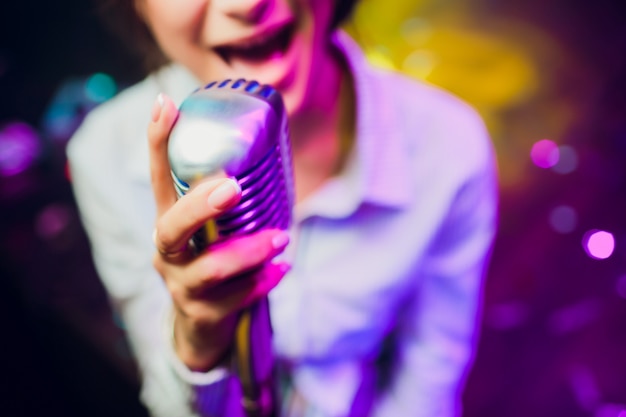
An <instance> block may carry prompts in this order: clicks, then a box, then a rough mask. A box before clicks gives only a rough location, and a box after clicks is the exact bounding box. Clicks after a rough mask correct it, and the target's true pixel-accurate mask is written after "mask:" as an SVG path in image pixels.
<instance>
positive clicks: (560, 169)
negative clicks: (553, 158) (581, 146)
mask: <svg viewBox="0 0 626 417" xmlns="http://www.w3.org/2000/svg"><path fill="white" fill-rule="evenodd" d="M557 159H558V160H557V162H556V164H554V166H553V167H552V170H553V171H554V172H557V173H559V174H569V173H572V172H574V171H575V170H576V168H578V153H577V152H576V150H575V149H574V148H573V147H571V146H569V145H561V146H559V147H558V152H557Z"/></svg>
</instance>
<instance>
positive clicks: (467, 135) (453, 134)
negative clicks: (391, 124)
mask: <svg viewBox="0 0 626 417" xmlns="http://www.w3.org/2000/svg"><path fill="white" fill-rule="evenodd" d="M372 77H373V78H374V79H375V80H376V83H375V84H376V85H377V88H378V89H381V90H383V89H384V90H386V93H383V94H386V95H387V96H388V99H387V103H389V105H390V106H391V107H392V108H393V112H394V114H395V115H396V117H395V121H396V123H397V124H398V125H399V126H400V127H401V129H402V130H403V131H404V132H407V135H406V136H407V138H408V140H411V141H413V142H415V145H416V146H420V145H421V146H426V143H428V144H430V146H438V147H442V148H443V147H446V148H448V149H447V151H448V152H450V153H452V154H459V155H461V154H462V155H465V158H466V159H467V158H469V157H471V156H472V155H474V156H478V155H479V154H483V155H485V154H486V153H488V152H490V147H491V141H490V139H489V134H488V132H487V129H486V127H485V124H484V122H483V119H482V117H481V116H480V115H479V113H478V112H477V111H476V110H475V109H474V108H473V107H472V106H471V105H469V104H468V103H466V102H465V101H463V100H461V99H460V98H458V97H457V96H455V95H453V94H452V93H450V92H448V91H445V90H444V89H442V88H439V87H437V86H434V85H430V84H427V83H425V82H423V81H420V80H415V79H411V78H408V77H406V76H404V75H402V74H398V73H395V72H390V71H385V70H378V69H373V70H372Z"/></svg>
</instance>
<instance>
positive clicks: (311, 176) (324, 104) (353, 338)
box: [68, 0, 496, 417]
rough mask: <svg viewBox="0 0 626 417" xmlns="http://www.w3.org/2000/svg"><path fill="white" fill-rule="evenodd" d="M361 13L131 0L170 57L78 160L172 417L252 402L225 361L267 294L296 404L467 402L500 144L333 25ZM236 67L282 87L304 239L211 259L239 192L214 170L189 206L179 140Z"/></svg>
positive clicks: (421, 410)
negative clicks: (201, 239)
mask: <svg viewBox="0 0 626 417" xmlns="http://www.w3.org/2000/svg"><path fill="white" fill-rule="evenodd" d="M349 3H351V2H349ZM121 4H123V2H122V3H121ZM350 7H351V4H346V3H345V2H341V1H337V2H333V1H332V0H212V1H207V0H184V1H181V2H172V1H170V0H136V1H135V3H134V8H133V11H136V14H137V16H138V17H139V18H140V21H141V22H143V24H145V27H146V28H148V33H149V34H150V35H151V38H152V39H153V41H154V45H156V46H158V48H159V50H160V51H161V53H162V57H163V58H164V60H163V61H167V62H168V63H167V64H165V65H163V66H161V67H159V68H158V69H156V70H155V71H153V72H152V73H150V74H149V75H148V77H147V78H146V79H145V80H143V81H142V82H140V83H138V84H137V85H135V86H133V87H131V88H129V89H128V90H126V91H125V92H123V93H121V94H120V95H118V96H117V97H116V98H115V99H113V100H111V101H109V102H107V103H106V104H104V105H102V106H101V107H100V108H98V109H96V110H95V111H94V112H92V113H91V114H90V115H89V116H88V118H87V119H86V121H85V122H84V124H83V126H82V127H81V128H80V130H79V131H78V132H77V133H76V135H75V137H74V138H73V139H72V141H71V143H70V145H69V149H68V155H69V159H70V164H71V165H70V166H71V169H72V174H73V178H74V180H73V181H74V189H75V193H76V198H77V201H78V203H79V206H80V209H81V213H82V217H83V222H84V224H85V227H86V229H87V231H88V234H89V236H90V239H91V242H92V249H93V254H94V259H95V262H96V265H97V268H98V271H99V274H100V276H101V279H102V280H103V282H104V284H105V286H106V288H107V290H108V291H109V293H110V295H111V297H112V300H113V301H114V303H115V305H116V307H117V308H119V310H120V312H121V314H122V317H123V318H124V320H125V323H126V327H127V329H128V335H129V338H130V340H131V344H132V346H133V350H134V352H135V354H136V356H137V358H138V362H139V365H140V369H141V371H142V377H143V389H142V400H143V401H144V403H145V404H146V405H147V407H148V408H149V410H150V411H151V413H152V414H153V415H155V416H170V417H171V416H186V415H211V416H222V415H224V416H238V415H242V414H241V413H242V411H241V406H240V404H239V403H238V401H237V399H238V398H239V395H240V393H239V391H238V389H239V388H238V383H237V379H236V377H234V376H233V374H232V373H231V372H230V370H229V369H228V358H229V352H230V346H231V344H232V335H233V329H234V325H235V320H236V317H237V313H238V311H240V310H241V309H242V308H243V307H244V306H246V305H248V304H249V303H251V302H253V301H254V300H256V299H258V298H259V297H263V296H265V295H267V294H268V293H269V297H270V303H271V304H270V305H271V316H272V324H273V328H274V341H273V342H274V351H275V357H276V363H277V372H278V375H279V380H280V386H281V397H280V401H281V407H282V408H283V412H282V414H283V415H285V416H300V415H305V412H306V413H308V414H306V415H314V416H357V415H359V416H360V415H372V416H451V415H455V414H458V413H459V394H460V389H461V388H462V382H463V377H464V375H465V373H466V371H467V369H468V366H469V363H470V361H471V355H472V350H473V346H474V338H475V333H476V327H477V312H478V309H479V301H480V289H481V277H482V275H483V273H484V268H485V263H486V259H487V255H488V252H489V247H490V244H491V241H492V237H493V232H494V219H495V205H496V204H495V185H494V184H495V175H494V163H493V155H492V151H491V147H490V144H489V141H488V138H487V134H486V132H485V129H484V127H483V125H482V123H481V121H480V119H479V118H478V117H477V116H476V114H475V113H474V112H473V111H472V110H471V109H470V108H469V107H468V106H466V105H465V104H463V103H461V102H460V101H458V100H457V99H455V98H453V97H451V96H450V95H448V94H446V93H443V92H441V91H439V90H437V89H435V88H432V87H429V86H425V85H422V84H419V83H416V82H414V81H409V80H407V79H404V78H403V77H401V76H399V75H397V74H391V73H385V72H381V71H379V70H375V69H372V68H370V67H369V66H368V65H367V63H366V62H365V60H364V58H363V56H362V54H361V51H360V50H359V48H358V47H357V46H356V45H355V44H354V43H353V42H352V41H351V40H350V39H349V38H348V37H347V36H346V35H345V34H343V33H341V32H336V31H335V30H334V28H335V27H336V25H337V24H338V23H339V21H340V20H341V17H342V16H344V15H345V14H346V12H347V11H348V10H349V9H350ZM226 78H246V79H256V80H258V81H260V82H262V83H268V84H271V85H273V86H274V87H276V88H277V89H278V90H279V91H280V93H281V94H282V96H283V99H284V102H285V105H286V108H287V112H288V114H289V127H290V132H291V141H292V147H293V149H292V150H293V162H294V175H295V183H296V203H297V204H296V208H295V219H296V221H295V225H294V227H293V228H292V230H291V231H290V233H289V234H287V233H285V232H282V231H279V230H268V231H263V232H260V233H257V234H254V235H251V236H247V237H244V238H237V239H232V240H229V241H227V242H224V243H221V244H219V245H218V246H216V247H212V248H211V250H210V251H207V252H204V253H201V254H199V255H197V256H194V255H192V254H191V253H190V252H188V251H187V250H186V245H187V241H188V239H189V237H190V235H191V234H192V233H193V231H194V230H196V229H197V228H198V226H199V225H200V224H202V223H204V222H206V221H207V220H209V219H211V218H213V217H215V216H217V215H219V214H220V213H222V212H223V211H225V210H227V209H228V208H230V207H232V206H233V205H234V204H236V203H237V201H238V200H239V198H240V190H239V188H238V186H237V184H236V182H234V181H232V180H229V179H213V180H209V181H206V182H204V183H202V184H201V185H199V186H197V187H196V188H195V189H194V190H193V191H191V192H190V193H189V194H188V195H187V196H186V197H185V198H183V199H181V200H179V201H176V197H175V193H174V190H173V188H172V184H171V177H170V174H169V165H168V161H167V155H166V148H167V141H168V136H169V132H170V130H171V128H172V126H173V124H174V123H175V120H176V117H177V110H176V108H177V105H178V104H180V102H181V101H182V99H184V98H185V97H186V95H187V94H189V93H190V92H191V91H192V90H193V89H195V88H196V87H197V86H198V85H201V84H203V83H208V82H210V81H214V80H220V79H226ZM155 97H157V99H156V102H154V104H153V105H152V109H151V110H150V105H151V104H150V102H153V101H154V100H155ZM146 125H148V129H147V137H148V138H147V140H146V138H145V136H146V133H145V126H146ZM150 179H151V184H152V186H151V187H150ZM190 213H191V214H190ZM155 225H156V227H155ZM155 247H156V249H155ZM283 251H285V253H284V254H283V255H282V259H283V260H284V261H283V262H277V261H274V259H275V257H276V256H277V255H279V254H281V253H282V252H283ZM234 277H237V279H236V280H234V279H232V278H234ZM270 291H271V292H270Z"/></svg>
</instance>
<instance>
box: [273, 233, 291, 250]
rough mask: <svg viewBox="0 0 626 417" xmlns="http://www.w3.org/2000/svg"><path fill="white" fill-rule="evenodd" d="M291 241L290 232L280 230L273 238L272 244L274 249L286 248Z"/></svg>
mask: <svg viewBox="0 0 626 417" xmlns="http://www.w3.org/2000/svg"><path fill="white" fill-rule="evenodd" d="M288 243H289V234H288V233H287V232H280V233H279V234H277V235H276V236H274V237H273V238H272V246H273V247H274V249H278V250H280V249H284V248H285V246H287V244H288Z"/></svg>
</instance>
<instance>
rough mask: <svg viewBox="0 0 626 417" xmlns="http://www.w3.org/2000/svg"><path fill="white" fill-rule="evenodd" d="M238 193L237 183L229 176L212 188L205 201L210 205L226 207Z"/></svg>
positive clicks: (239, 192) (239, 191)
mask: <svg viewBox="0 0 626 417" xmlns="http://www.w3.org/2000/svg"><path fill="white" fill-rule="evenodd" d="M239 194H241V187H240V186H239V183H238V182H237V181H235V180H232V179H230V178H229V179H227V180H226V181H224V182H223V183H221V184H220V185H219V186H218V187H217V188H216V189H215V190H213V192H212V193H211V194H210V195H209V198H208V199H207V202H208V203H209V205H210V206H212V207H215V208H216V209H221V208H224V207H226V206H227V205H228V204H229V203H230V202H231V201H233V199H234V198H235V197H237V196H238V195H239Z"/></svg>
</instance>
